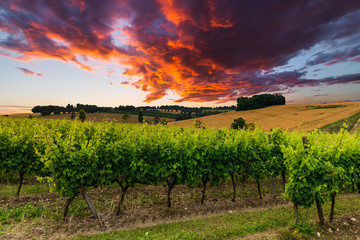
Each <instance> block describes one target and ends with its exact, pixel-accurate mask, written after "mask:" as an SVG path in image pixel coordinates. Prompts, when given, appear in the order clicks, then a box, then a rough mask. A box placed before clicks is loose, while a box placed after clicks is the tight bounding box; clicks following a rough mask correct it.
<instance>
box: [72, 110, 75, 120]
mask: <svg viewBox="0 0 360 240" xmlns="http://www.w3.org/2000/svg"><path fill="white" fill-rule="evenodd" d="M74 118H75V111H74V110H73V111H72V112H71V119H74Z"/></svg>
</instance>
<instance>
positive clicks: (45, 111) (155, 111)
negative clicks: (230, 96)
mask: <svg viewBox="0 0 360 240" xmlns="http://www.w3.org/2000/svg"><path fill="white" fill-rule="evenodd" d="M81 109H83V110H84V111H85V112H86V113H95V112H102V113H119V114H133V115H138V114H140V112H141V111H142V113H141V114H142V115H144V116H151V117H163V118H175V119H176V120H177V121H179V120H185V119H190V118H197V117H203V116H208V115H213V114H218V113H220V112H221V111H220V110H235V109H236V107H235V106H224V107H215V108H211V107H184V106H178V105H171V106H170V105H163V106H156V107H155V106H140V107H135V106H133V105H126V106H123V105H120V106H118V107H114V108H113V107H98V106H96V105H89V104H80V103H78V104H76V105H75V106H74V105H72V104H68V105H66V107H63V106H54V105H49V106H35V107H34V108H33V109H32V112H33V113H41V115H42V116H48V115H50V114H51V113H53V114H55V115H56V114H60V113H64V114H65V113H66V112H68V113H69V114H70V113H73V112H79V111H80V110H81ZM159 110H163V111H162V112H161V111H159ZM164 111H165V112H164ZM174 111H176V112H174ZM177 111H180V113H178V112H177Z"/></svg>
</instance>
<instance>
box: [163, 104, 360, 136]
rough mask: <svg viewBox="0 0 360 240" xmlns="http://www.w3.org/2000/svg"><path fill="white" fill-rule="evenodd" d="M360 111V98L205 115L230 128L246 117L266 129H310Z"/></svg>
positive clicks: (218, 125)
mask: <svg viewBox="0 0 360 240" xmlns="http://www.w3.org/2000/svg"><path fill="white" fill-rule="evenodd" d="M358 112H360V101H357V102H341V103H326V104H294V105H282V106H271V107H266V108H262V109H256V110H248V111H238V112H237V111H230V112H226V113H221V114H217V115H212V116H206V117H202V118H198V119H201V121H203V122H204V123H205V124H206V125H207V126H208V127H210V128H221V127H225V128H229V127H230V125H231V123H232V122H233V120H234V119H235V118H239V117H242V118H243V119H245V120H246V122H248V123H250V122H253V123H255V125H257V126H259V127H261V128H262V129H264V130H270V129H271V128H279V127H282V128H283V129H287V130H289V131H299V130H305V131H309V130H312V129H315V128H320V127H322V126H325V125H327V124H330V123H333V122H336V121H339V120H342V119H344V118H347V117H350V116H352V115H354V114H356V113H358ZM194 121H195V120H194V119H189V120H184V121H177V122H172V123H169V124H168V125H170V126H181V127H183V126H192V125H193V123H194Z"/></svg>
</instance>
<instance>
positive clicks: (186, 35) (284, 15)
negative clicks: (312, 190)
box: [0, 0, 360, 114]
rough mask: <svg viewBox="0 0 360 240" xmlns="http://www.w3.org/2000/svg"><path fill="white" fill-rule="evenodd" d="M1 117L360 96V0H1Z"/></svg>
mask: <svg viewBox="0 0 360 240" xmlns="http://www.w3.org/2000/svg"><path fill="white" fill-rule="evenodd" d="M0 71H1V73H0V74H1V75H0V114H1V111H3V112H4V109H9V108H16V107H18V108H19V109H26V107H33V106H35V105H49V104H52V105H63V106H64V105H66V104H68V103H71V104H76V103H83V104H96V105H98V106H118V105H136V106H139V105H152V106H154V105H166V104H167V105H173V104H178V105H185V106H219V105H233V104H235V100H236V98H237V97H240V96H251V95H253V94H260V93H280V94H284V95H285V96H286V99H287V102H288V103H320V102H334V101H349V100H360V1H359V0H341V1H340V0H301V1H295V0H294V1H293V0H271V1H270V0H101V1H100V0H1V1H0Z"/></svg>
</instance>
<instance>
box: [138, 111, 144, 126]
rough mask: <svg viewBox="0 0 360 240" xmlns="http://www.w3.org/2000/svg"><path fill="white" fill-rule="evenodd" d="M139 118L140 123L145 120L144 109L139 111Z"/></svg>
mask: <svg viewBox="0 0 360 240" xmlns="http://www.w3.org/2000/svg"><path fill="white" fill-rule="evenodd" d="M138 120H139V123H143V122H144V116H143V111H142V110H140V111H139V117H138Z"/></svg>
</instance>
